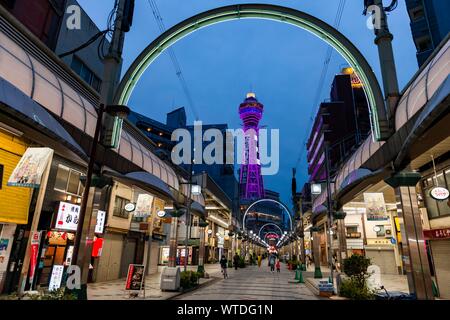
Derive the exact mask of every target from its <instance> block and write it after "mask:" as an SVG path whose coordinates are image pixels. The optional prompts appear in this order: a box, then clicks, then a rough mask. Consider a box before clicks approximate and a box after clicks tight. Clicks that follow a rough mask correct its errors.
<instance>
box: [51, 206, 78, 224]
mask: <svg viewBox="0 0 450 320" xmlns="http://www.w3.org/2000/svg"><path fill="white" fill-rule="evenodd" d="M79 213H80V206H79V205H76V204H73V203H68V202H62V201H61V202H60V203H59V207H58V214H57V218H56V224H55V229H59V230H71V231H77V226H78V218H79Z"/></svg>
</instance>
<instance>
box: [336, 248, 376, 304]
mask: <svg viewBox="0 0 450 320" xmlns="http://www.w3.org/2000/svg"><path fill="white" fill-rule="evenodd" d="M343 264H344V272H345V274H346V275H347V276H348V278H347V279H344V280H342V282H341V284H340V286H339V290H338V291H339V294H340V295H341V296H343V297H346V298H349V299H352V300H371V299H373V298H374V295H375V292H374V291H373V290H371V289H370V288H369V286H368V285H367V279H368V278H369V277H370V274H368V272H367V268H368V267H369V266H370V264H371V263H370V259H369V258H366V257H364V256H361V255H357V254H354V255H352V256H351V257H349V258H347V259H344V263H343Z"/></svg>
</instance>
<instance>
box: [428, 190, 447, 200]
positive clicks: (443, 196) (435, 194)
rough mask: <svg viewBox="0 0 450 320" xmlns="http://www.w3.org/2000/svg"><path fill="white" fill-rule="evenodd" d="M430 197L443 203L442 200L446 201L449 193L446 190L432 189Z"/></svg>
mask: <svg viewBox="0 0 450 320" xmlns="http://www.w3.org/2000/svg"><path fill="white" fill-rule="evenodd" d="M430 196H431V197H432V198H433V199H434V200H439V201H443V200H447V199H448V197H449V196H450V193H449V191H448V190H447V189H446V188H442V187H434V188H433V189H431V191H430Z"/></svg>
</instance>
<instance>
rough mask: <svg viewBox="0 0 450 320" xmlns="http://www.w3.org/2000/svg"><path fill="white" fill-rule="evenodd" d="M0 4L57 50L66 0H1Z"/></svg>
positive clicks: (51, 47)
mask: <svg viewBox="0 0 450 320" xmlns="http://www.w3.org/2000/svg"><path fill="white" fill-rule="evenodd" d="M0 5H2V6H3V7H5V8H6V9H7V10H8V11H9V12H10V13H11V14H12V15H13V16H14V17H16V18H17V20H19V21H20V22H21V23H22V24H23V25H24V26H25V27H26V28H27V29H28V30H29V31H31V32H32V33H33V34H34V35H35V36H36V37H38V38H39V39H40V40H41V41H42V42H43V43H44V44H45V45H47V46H48V47H49V48H50V49H51V50H52V51H55V48H56V46H57V41H58V36H59V31H60V28H61V25H62V22H63V17H64V11H65V8H66V0H53V1H49V0H33V1H30V0H0Z"/></svg>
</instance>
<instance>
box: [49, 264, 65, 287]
mask: <svg viewBox="0 0 450 320" xmlns="http://www.w3.org/2000/svg"><path fill="white" fill-rule="evenodd" d="M63 273H64V266H62V265H54V266H53V269H52V275H51V278H50V284H49V286H48V290H49V291H54V290H57V289H59V288H60V287H61V281H62V278H63Z"/></svg>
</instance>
